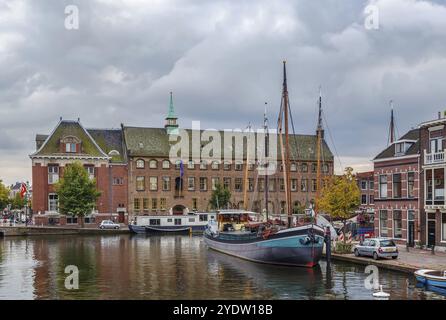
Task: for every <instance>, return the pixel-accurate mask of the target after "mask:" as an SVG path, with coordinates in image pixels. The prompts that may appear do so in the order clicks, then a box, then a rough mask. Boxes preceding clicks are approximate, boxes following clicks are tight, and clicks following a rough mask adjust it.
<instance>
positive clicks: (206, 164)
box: [200, 160, 208, 170]
mask: <svg viewBox="0 0 446 320" xmlns="http://www.w3.org/2000/svg"><path fill="white" fill-rule="evenodd" d="M207 167H208V163H207V161H206V160H201V161H200V169H201V170H206V169H207Z"/></svg>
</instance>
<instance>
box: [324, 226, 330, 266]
mask: <svg viewBox="0 0 446 320" xmlns="http://www.w3.org/2000/svg"><path fill="white" fill-rule="evenodd" d="M325 257H326V259H327V266H328V267H329V266H330V258H331V232H330V227H329V226H326V227H325Z"/></svg>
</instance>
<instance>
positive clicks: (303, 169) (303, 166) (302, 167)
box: [301, 163, 308, 172]
mask: <svg viewBox="0 0 446 320" xmlns="http://www.w3.org/2000/svg"><path fill="white" fill-rule="evenodd" d="M301 171H302V172H308V164H306V163H302V166H301Z"/></svg>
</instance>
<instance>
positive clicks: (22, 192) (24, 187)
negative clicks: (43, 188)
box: [20, 182, 28, 199]
mask: <svg viewBox="0 0 446 320" xmlns="http://www.w3.org/2000/svg"><path fill="white" fill-rule="evenodd" d="M27 192H28V188H27V187H26V184H24V183H23V182H22V185H21V186H20V198H22V199H23V197H24V196H25V194H26V193H27Z"/></svg>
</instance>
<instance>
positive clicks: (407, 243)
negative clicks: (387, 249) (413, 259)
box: [406, 242, 409, 252]
mask: <svg viewBox="0 0 446 320" xmlns="http://www.w3.org/2000/svg"><path fill="white" fill-rule="evenodd" d="M406 251H407V252H409V242H406Z"/></svg>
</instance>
